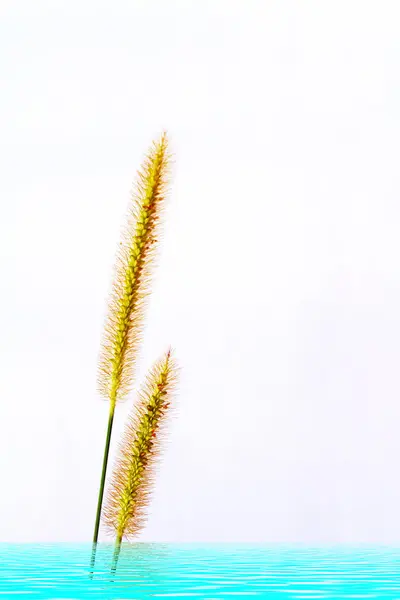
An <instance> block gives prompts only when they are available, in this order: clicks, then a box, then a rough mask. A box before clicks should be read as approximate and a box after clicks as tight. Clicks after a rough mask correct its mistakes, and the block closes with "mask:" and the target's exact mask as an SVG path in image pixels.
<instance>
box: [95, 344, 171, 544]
mask: <svg viewBox="0 0 400 600" xmlns="http://www.w3.org/2000/svg"><path fill="white" fill-rule="evenodd" d="M177 372H178V369H177V366H176V362H175V360H174V358H173V357H172V354H171V350H169V351H168V352H167V353H166V354H165V355H164V357H163V358H162V359H161V360H159V361H158V362H157V363H156V364H155V365H154V366H153V368H152V370H151V371H150V373H149V375H148V376H147V379H146V382H145V385H144V387H143V389H142V391H141V392H140V393H139V402H138V403H137V404H136V405H135V407H134V410H133V411H132V413H131V415H130V417H129V419H128V424H127V426H126V429H125V432H124V436H123V439H122V442H121V444H120V452H119V456H118V458H117V461H116V464H115V467H114V471H113V474H112V477H111V481H110V485H109V492H108V496H107V499H106V503H105V508H104V510H103V521H104V524H105V526H106V528H107V529H108V530H109V531H110V532H112V533H113V534H114V535H115V534H116V535H117V539H122V538H123V537H125V538H130V537H131V536H134V535H136V534H137V533H138V532H139V531H140V530H141V528H142V526H143V525H144V523H145V508H146V506H147V504H148V500H149V496H150V488H151V484H152V481H153V473H154V467H155V464H156V459H157V457H158V456H159V454H160V450H161V447H160V441H161V439H162V437H163V433H165V424H166V421H167V416H168V414H169V413H170V411H171V408H170V402H171V398H172V396H173V394H174V391H175V389H176V381H177Z"/></svg>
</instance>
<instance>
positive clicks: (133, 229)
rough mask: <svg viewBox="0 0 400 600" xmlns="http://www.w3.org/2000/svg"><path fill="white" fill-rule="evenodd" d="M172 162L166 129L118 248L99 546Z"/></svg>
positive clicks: (104, 350) (103, 375) (107, 344)
mask: <svg viewBox="0 0 400 600" xmlns="http://www.w3.org/2000/svg"><path fill="white" fill-rule="evenodd" d="M169 164H170V156H169V154H168V143H167V135H166V133H165V132H164V133H163V134H162V135H161V137H160V139H159V140H158V141H157V142H153V145H152V147H151V149H150V151H149V153H148V154H147V155H146V158H145V160H144V163H143V165H142V168H141V170H140V171H139V172H138V177H137V181H136V187H135V188H134V190H133V192H132V198H131V204H130V207H129V211H128V222H127V225H126V227H125V229H124V230H123V235H122V240H121V242H120V245H119V250H118V253H117V261H116V268H115V275H114V280H113V283H112V289H111V293H110V299H109V304H108V314H107V318H106V322H105V327H104V335H103V340H102V343H101V352H100V360H99V371H98V388H99V392H100V394H101V396H102V397H103V398H104V399H106V400H108V401H109V402H110V412H109V419H108V427H107V435H106V444H105V449H104V458H103V467H102V473H101V481H100V490H99V498H98V505H97V513H96V522H95V528H94V536H93V543H94V548H95V544H96V543H97V540H98V533H99V526H100V515H101V509H102V502H103V494H104V483H105V478H106V471H107V462H108V454H109V448H110V441H111V432H112V426H113V420H114V411H115V405H116V403H117V402H118V401H120V400H123V399H124V398H125V397H126V395H127V394H128V392H129V391H130V389H131V387H132V384H133V376H134V367H135V360H136V357H137V353H138V348H139V344H140V342H141V338H142V327H143V316H144V315H143V313H144V307H145V301H146V298H147V297H148V295H149V291H150V288H149V285H150V282H151V272H152V271H151V266H152V264H153V263H154V258H155V250H156V246H157V241H158V239H159V237H160V233H161V230H160V224H161V216H162V213H163V208H164V204H165V199H166V193H167V186H168V179H169V177H168V176H169ZM94 552H95V550H94ZM92 565H94V559H92Z"/></svg>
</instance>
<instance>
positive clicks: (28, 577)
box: [0, 543, 400, 600]
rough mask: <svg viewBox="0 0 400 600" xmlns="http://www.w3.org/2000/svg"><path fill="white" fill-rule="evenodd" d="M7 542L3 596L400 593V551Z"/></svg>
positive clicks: (0, 551) (2, 547) (0, 556)
mask: <svg viewBox="0 0 400 600" xmlns="http://www.w3.org/2000/svg"><path fill="white" fill-rule="evenodd" d="M91 549H92V547H91V544H82V545H72V544H55V545H28V544H20V545H18V544H0V595H1V596H2V597H3V598H8V597H10V598H16V597H18V596H21V597H22V596H23V597H24V598H26V597H27V595H29V596H30V597H32V598H46V599H50V598H51V599H56V598H65V599H69V600H72V599H75V598H76V599H85V598H88V599H89V598H105V599H107V598H109V599H113V600H124V599H125V598H126V599H128V598H137V599H140V598H156V597H179V598H199V599H204V600H205V599H207V600H213V599H217V598H218V599H220V598H230V597H232V596H242V597H251V598H253V597H258V598H271V599H274V598H275V599H277V598H279V599H280V600H286V599H289V598H291V599H294V598H299V599H300V598H303V599H305V598H325V599H327V600H332V599H337V600H339V599H341V600H344V599H346V598H354V597H362V598H379V599H380V598H382V599H384V598H392V599H395V598H396V599H397V600H398V599H399V598H400V549H388V548H358V549H356V548H355V549H351V548H304V547H302V548H296V547H263V546H250V545H241V546H233V545H228V544H227V545H214V544H213V545H189V544H185V545H174V544H143V543H137V544H132V545H130V544H123V545H122V549H121V554H120V557H119V562H118V568H117V571H116V573H115V574H114V575H112V574H111V566H112V557H113V546H112V545H111V544H110V545H109V544H99V546H98V549H97V554H96V566H95V570H94V574H93V579H91V578H90V556H91Z"/></svg>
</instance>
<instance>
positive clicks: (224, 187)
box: [0, 0, 400, 543]
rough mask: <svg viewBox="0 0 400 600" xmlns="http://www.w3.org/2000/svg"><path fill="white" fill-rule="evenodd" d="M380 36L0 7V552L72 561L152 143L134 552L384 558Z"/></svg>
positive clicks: (397, 447) (386, 445) (274, 5)
mask: <svg viewBox="0 0 400 600" xmlns="http://www.w3.org/2000/svg"><path fill="white" fill-rule="evenodd" d="M399 13H400V8H399V4H398V2H396V1H395V0H393V2H389V1H384V0H379V1H378V0H377V1H374V2H370V1H367V0H359V1H357V0H332V1H331V0H326V1H324V2H321V1H320V0H314V1H312V0H302V1H301V2H297V1H295V0H287V1H286V2H281V1H279V0H260V1H256V0H246V1H236V2H235V1H234V0H213V1H212V2H211V1H210V2H206V1H205V0H202V1H201V2H196V1H195V0H192V1H188V0H185V1H183V0H182V1H181V2H177V1H173V0H162V1H161V0H160V1H157V2H156V1H154V0H142V1H139V0H136V1H128V0H126V1H122V0H113V1H108V2H105V1H103V2H102V1H99V0H96V1H94V0H93V1H89V0H69V1H65V2H64V1H62V2H61V1H51V2H50V0H49V1H47V2H46V1H44V0H35V2H32V1H31V0H29V1H28V0H26V1H22V0H19V1H18V0H17V1H11V0H10V1H9V2H7V1H4V0H3V2H2V3H1V4H0V76H1V77H0V81H1V93H0V133H1V135H0V165H1V177H0V203H1V212H0V215H1V217H0V255H1V256H0V269H1V279H0V286H1V290H0V292H1V295H0V307H1V311H0V361H1V362H0V486H1V489H0V541H89V540H90V539H91V536H92V530H93V524H94V516H95V508H96V501H97V490H98V483H99V477H100V469H101V461H102V453H103V445H104V437H105V429H106V422H107V413H108V406H107V403H106V402H104V401H101V400H100V399H99V397H98V394H97V390H96V367H97V357H98V350H99V342H100V337H101V332H102V324H103V317H104V312H105V308H106V297H107V292H108V289H109V284H110V277H111V272H112V265H113V261H114V255H115V250H116V246H117V243H118V241H119V234H120V233H119V232H120V227H121V225H122V224H123V222H124V215H125V211H126V207H127V205H128V201H129V191H130V189H131V184H132V181H133V179H134V175H135V171H136V169H137V168H138V167H139V166H140V163H141V161H142V158H143V154H144V153H145V152H146V151H147V149H148V147H149V145H150V143H151V141H152V140H153V139H154V138H156V137H158V135H159V134H160V132H161V131H162V130H163V129H164V128H165V129H167V131H168V132H169V135H170V140H171V150H172V151H173V152H174V154H175V167H174V175H173V182H172V187H171V196H170V201H169V208H168V211H167V218H166V227H165V236H164V239H163V243H162V246H161V254H160V260H159V267H158V270H157V272H156V276H155V285H154V287H153V296H152V300H151V303H150V306H149V310H148V312H147V326H146V331H145V343H144V345H143V349H142V352H141V356H140V370H139V373H138V378H137V382H138V383H140V380H141V379H143V376H144V374H145V372H146V371H147V369H148V368H149V367H150V366H151V364H152V363H153V361H154V360H155V359H157V358H158V357H159V356H160V355H161V354H162V353H163V352H164V351H165V349H166V348H167V346H168V345H169V344H172V345H173V347H174V348H175V349H176V356H177V359H178V360H179V362H180V365H181V369H182V371H181V381H180V391H179V410H178V412H177V415H176V417H175V419H174V421H173V424H172V426H171V428H170V435H169V444H168V447H167V449H166V452H165V454H164V459H163V462H162V464H161V466H160V469H159V474H158V478H157V485H156V488H155V492H154V497H153V502H152V504H151V506H150V510H149V521H148V525H147V527H146V529H145V530H144V531H143V534H142V535H141V537H140V539H141V540H145V541H258V542H275V541H279V542H303V543H321V542H324V543H335V542H352V543H361V542H379V543H398V542H400V508H399V507H400V470H399V459H400V435H399V430H400V419H399V417H400V399H399V398H400V382H399V365H400V288H399V283H400V235H399V231H400V205H399V192H400V177H399V173H400V170H399V158H400V156H399V145H400V143H399V138H400V108H399V107H400V85H399V84H400V36H399V18H400V14H399ZM132 401H133V397H132V398H130V399H129V400H128V401H127V402H126V404H124V405H121V406H119V407H118V411H117V421H116V426H115V430H114V438H113V439H114V445H113V448H112V455H113V456H114V453H115V442H117V440H118V438H119V435H120V432H121V430H122V427H123V423H124V419H125V417H126V415H127V412H128V410H129V408H130V406H131V404H132ZM113 456H112V458H113ZM111 464H112V461H111ZM102 539H103V538H102Z"/></svg>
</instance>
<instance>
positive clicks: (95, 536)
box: [91, 402, 115, 575]
mask: <svg viewBox="0 0 400 600" xmlns="http://www.w3.org/2000/svg"><path fill="white" fill-rule="evenodd" d="M114 411H115V402H111V406H110V414H109V417H108V426H107V436H106V445H105V448H104V458H103V468H102V471H101V480H100V490H99V499H98V502H97V513H96V523H95V526H94V534H93V549H92V560H91V570H92V575H93V569H94V563H95V560H96V545H97V540H98V537H99V528H100V517H101V507H102V504H103V495H104V485H105V481H106V473H107V463H108V455H109V451H110V441H111V431H112V426H113V421H114Z"/></svg>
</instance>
